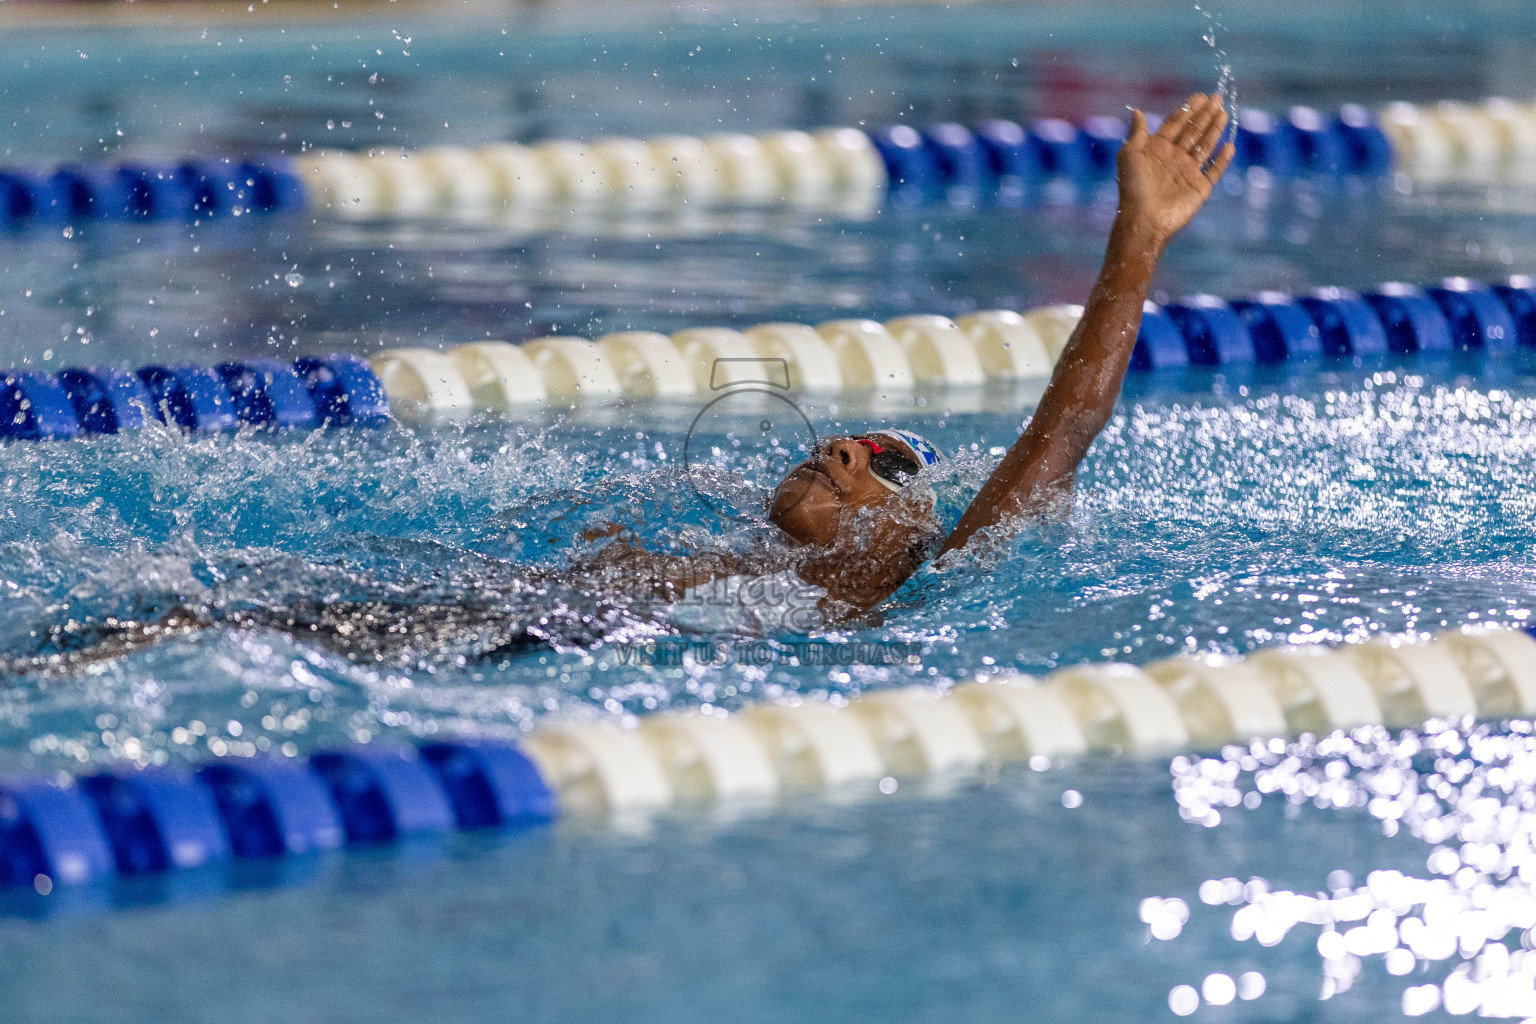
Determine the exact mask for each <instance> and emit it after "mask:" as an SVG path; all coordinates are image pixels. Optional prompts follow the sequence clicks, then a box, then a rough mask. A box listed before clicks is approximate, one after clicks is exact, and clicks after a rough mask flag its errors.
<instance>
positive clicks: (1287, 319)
mask: <svg viewBox="0 0 1536 1024" xmlns="http://www.w3.org/2000/svg"><path fill="white" fill-rule="evenodd" d="M1231 305H1232V310H1233V312H1235V313H1236V314H1237V316H1238V319H1240V320H1241V321H1242V322H1243V326H1244V327H1246V328H1248V336H1249V337H1250V338H1252V339H1253V350H1254V355H1255V357H1256V358H1257V359H1258V361H1259V362H1261V363H1284V362H1300V361H1303V360H1307V359H1320V358H1321V357H1322V354H1323V336H1322V332H1321V331H1319V330H1318V329H1317V322H1316V321H1314V320H1313V319H1312V315H1311V314H1310V313H1308V312H1307V311H1306V310H1305V309H1303V308H1302V307H1301V306H1300V305H1298V304H1297V303H1296V302H1295V300H1293V299H1292V298H1291V297H1290V296H1289V295H1286V294H1284V293H1282V292H1259V293H1258V294H1257V295H1250V296H1247V297H1245V298H1241V299H1233V300H1232V303H1231Z"/></svg>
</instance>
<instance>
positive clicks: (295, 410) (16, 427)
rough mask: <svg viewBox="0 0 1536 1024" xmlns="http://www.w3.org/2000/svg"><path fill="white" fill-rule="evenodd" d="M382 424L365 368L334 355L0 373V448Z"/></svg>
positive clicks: (380, 405) (374, 385) (381, 406)
mask: <svg viewBox="0 0 1536 1024" xmlns="http://www.w3.org/2000/svg"><path fill="white" fill-rule="evenodd" d="M389 418H390V413H389V400H388V398H386V396H385V394H384V388H383V386H382V385H381V384H380V383H379V379H378V378H377V377H376V376H374V373H373V370H372V369H370V368H369V366H368V362H367V361H366V360H364V359H361V358H359V357H358V356H354V355H346V354H341V353H334V354H331V355H321V356H305V357H303V358H300V359H297V360H295V361H293V362H291V363H289V362H284V361H281V360H277V359H262V358H257V359H245V360H236V361H231V362H227V363H220V364H219V365H218V366H215V367H206V366H196V365H193V364H190V363H175V364H155V365H151V366H145V367H141V368H139V369H137V370H123V369H118V368H115V367H108V366H75V367H69V368H68V369H65V370H61V371H60V372H59V373H57V374H52V375H50V374H46V373H42V372H40V371H36V370H13V371H11V372H9V373H0V439H10V440H33V441H37V440H52V439H60V438H72V437H79V436H81V435H82V434H85V435H89V434H117V433H121V432H123V431H130V430H138V429H139V428H141V427H143V426H144V425H145V424H146V423H149V422H151V421H158V422H161V423H167V424H170V425H172V426H176V427H180V428H181V429H183V430H187V431H193V432H199V433H206V432H210V431H227V430H234V429H235V428H236V427H238V426H240V425H242V424H243V425H248V426H253V427H262V428H268V429H275V430H288V429H296V428H309V427H320V426H379V425H382V424H384V423H386V422H388V421H389Z"/></svg>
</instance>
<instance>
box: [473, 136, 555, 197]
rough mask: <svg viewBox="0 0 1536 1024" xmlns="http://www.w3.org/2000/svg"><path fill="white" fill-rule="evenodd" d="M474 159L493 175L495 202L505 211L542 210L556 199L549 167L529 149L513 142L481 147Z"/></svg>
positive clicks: (476, 151)
mask: <svg viewBox="0 0 1536 1024" xmlns="http://www.w3.org/2000/svg"><path fill="white" fill-rule="evenodd" d="M475 158H476V160H478V161H479V163H481V164H482V165H483V166H484V167H485V168H486V170H487V171H489V172H490V175H491V181H492V182H493V183H494V186H495V194H496V200H497V202H498V204H499V205H501V206H503V207H506V208H509V209H524V208H528V207H541V206H544V205H546V204H548V203H549V202H550V200H552V199H553V198H554V196H555V184H554V182H553V181H552V180H551V178H550V173H549V168H548V166H547V165H546V164H545V162H544V161H543V160H541V159H539V154H538V153H536V152H534V150H533V149H531V148H530V147H528V146H518V145H515V144H513V143H510V142H502V143H497V144H496V145H492V146H482V147H481V148H480V149H477V150H475Z"/></svg>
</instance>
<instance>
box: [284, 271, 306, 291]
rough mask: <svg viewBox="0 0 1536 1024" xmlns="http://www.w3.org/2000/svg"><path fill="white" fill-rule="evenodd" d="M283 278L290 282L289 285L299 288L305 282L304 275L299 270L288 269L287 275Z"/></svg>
mask: <svg viewBox="0 0 1536 1024" xmlns="http://www.w3.org/2000/svg"><path fill="white" fill-rule="evenodd" d="M283 280H284V281H287V282H288V287H290V288H297V287H298V286H299V285H301V284H303V283H304V275H303V274H301V273H299V272H298V271H297V270H290V271H288V274H287V276H286V277H284V278H283Z"/></svg>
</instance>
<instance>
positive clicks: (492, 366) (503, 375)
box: [386, 341, 549, 412]
mask: <svg viewBox="0 0 1536 1024" xmlns="http://www.w3.org/2000/svg"><path fill="white" fill-rule="evenodd" d="M448 358H450V359H452V360H453V364H454V366H455V367H457V369H458V371H459V376H460V377H462V378H463V380H464V384H465V386H466V387H467V388H468V389H469V395H470V398H471V400H472V401H473V402H474V407H475V409H477V410H490V411H494V412H501V411H505V410H507V409H512V408H516V407H518V406H530V405H538V404H539V403H541V402H544V401H545V400H547V399H548V397H549V393H548V392H547V391H546V390H545V387H544V376H543V374H541V373H540V372H539V368H538V367H537V366H536V365H535V364H534V361H533V359H532V358H531V357H530V356H529V355H528V353H527V352H525V351H523V349H522V348H520V347H519V346H517V345H510V344H508V343H507V342H505V341H476V342H470V343H469V344H467V345H457V346H455V347H454V348H451V349H449V350H448ZM386 391H387V388H386Z"/></svg>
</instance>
